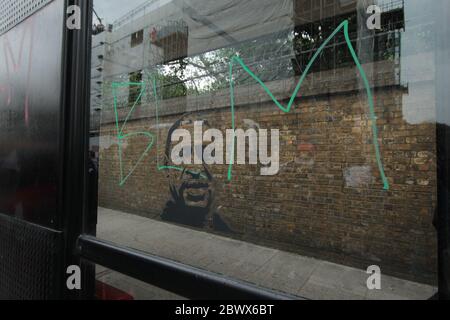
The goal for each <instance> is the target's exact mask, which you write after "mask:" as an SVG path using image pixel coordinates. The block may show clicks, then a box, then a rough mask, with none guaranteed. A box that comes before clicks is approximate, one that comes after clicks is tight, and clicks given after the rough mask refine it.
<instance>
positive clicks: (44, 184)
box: [0, 1, 64, 228]
mask: <svg viewBox="0 0 450 320" xmlns="http://www.w3.org/2000/svg"><path fill="white" fill-rule="evenodd" d="M1 6H2V8H1V12H0V15H1V21H0V26H1V28H0V52H1V56H0V214H6V215H9V216H12V217H15V218H18V219H21V220H25V221H28V222H32V223H36V224H40V225H43V226H46V227H53V228H59V227H60V222H59V219H60V218H59V217H58V214H57V190H58V185H57V181H58V170H59V166H58V163H59V161H58V152H59V140H58V139H59V138H58V137H59V136H61V133H60V130H59V127H58V121H59V119H60V112H59V110H60V106H61V99H60V95H61V94H60V93H61V82H62V79H61V70H62V69H61V65H62V62H61V56H62V53H61V51H62V40H63V28H62V27H60V26H62V25H63V19H64V16H63V14H61V13H62V12H64V2H63V1H39V2H36V1H34V2H33V3H32V4H31V3H26V2H24V1H21V2H19V1H8V2H6V1H2V2H1Z"/></svg>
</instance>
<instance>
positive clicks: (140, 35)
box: [131, 30, 144, 48]
mask: <svg viewBox="0 0 450 320" xmlns="http://www.w3.org/2000/svg"><path fill="white" fill-rule="evenodd" d="M142 42H144V30H139V31H138V32H135V33H133V34H131V47H132V48H134V47H137V46H138V45H140V44H141V43H142Z"/></svg>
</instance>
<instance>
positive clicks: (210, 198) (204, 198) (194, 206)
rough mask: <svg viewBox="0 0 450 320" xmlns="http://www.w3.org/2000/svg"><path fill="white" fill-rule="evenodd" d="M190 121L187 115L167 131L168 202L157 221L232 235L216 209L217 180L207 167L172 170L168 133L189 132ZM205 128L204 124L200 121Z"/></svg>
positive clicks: (199, 166) (170, 135) (197, 166)
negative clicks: (181, 129)
mask: <svg viewBox="0 0 450 320" xmlns="http://www.w3.org/2000/svg"><path fill="white" fill-rule="evenodd" d="M193 123H194V121H193V120H192V119H191V117H190V114H186V115H184V116H183V117H182V118H181V119H179V120H178V121H177V122H175V123H174V124H173V126H172V127H171V128H170V130H169V133H168V136H167V141H166V147H165V163H164V165H165V168H167V178H168V182H169V189H170V200H169V201H168V202H167V204H166V207H165V208H164V211H163V213H162V214H161V218H162V220H163V221H168V222H173V223H177V224H181V225H186V226H191V227H195V228H206V229H209V230H214V231H218V232H226V233H230V232H233V231H232V229H231V228H230V227H229V225H228V223H227V222H226V221H225V218H223V217H222V215H221V214H220V213H219V210H218V208H217V204H216V199H217V190H218V189H217V186H216V184H217V181H216V180H215V179H214V177H213V174H212V173H211V171H210V170H209V168H208V166H207V165H206V164H205V163H204V162H203V164H202V165H193V166H189V168H187V167H183V168H180V170H173V169H171V168H173V167H174V166H173V163H172V160H171V151H172V148H173V145H174V144H173V142H172V139H171V137H172V134H173V132H174V131H175V130H177V129H180V128H183V129H187V130H189V129H190V128H192V125H193ZM203 123H204V125H205V126H208V124H207V122H206V121H204V122H203Z"/></svg>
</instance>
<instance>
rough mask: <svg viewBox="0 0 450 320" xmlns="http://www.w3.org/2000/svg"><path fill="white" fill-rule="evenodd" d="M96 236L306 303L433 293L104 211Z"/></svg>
mask: <svg viewBox="0 0 450 320" xmlns="http://www.w3.org/2000/svg"><path fill="white" fill-rule="evenodd" d="M98 237H99V238H101V239H104V240H108V241H112V242H115V243H117V244H120V245H124V246H128V247H131V248H134V249H138V250H142V251H145V252H148V253H151V254H153V255H157V256H161V257H164V258H168V259H171V260H174V261H177V262H181V263H184V264H187V265H191V266H194V267H196V268H200V269H205V270H208V271H212V272H215V273H218V274H222V275H226V276H228V277H234V278H237V279H239V280H243V281H246V282H250V283H253V284H257V285H259V286H263V287H266V288H270V289H273V290H277V291H282V292H286V293H289V294H293V295H296V296H299V297H304V298H308V299H327V300H366V299H382V300H409V299H414V300H415V299H429V298H430V297H431V296H433V295H434V294H435V293H436V291H437V288H434V287H432V286H429V285H424V284H419V283H414V282H411V281H406V280H402V279H398V278H394V277H389V276H383V277H382V290H375V291H371V290H368V288H367V285H366V282H367V278H368V275H367V274H366V272H365V271H364V270H359V269H355V268H350V267H347V266H343V265H338V264H334V263H330V262H326V261H321V260H317V259H312V258H308V257H302V256H299V255H296V254H292V253H288V252H283V251H280V250H276V249H271V248H266V247H262V246H258V245H254V244H250V243H246V242H243V241H237V240H233V239H228V238H225V237H221V236H217V235H212V234H208V233H206V232H202V231H196V230H192V229H188V228H183V227H180V226H176V225H171V224H167V223H164V222H160V221H155V220H151V219H148V218H143V217H139V216H135V215H131V214H126V213H123V212H118V211H113V210H109V209H103V208H100V209H99V221H98ZM97 273H98V279H100V280H102V281H105V282H107V283H109V284H111V285H113V286H116V287H118V288H121V289H123V290H125V291H127V292H131V293H133V295H134V296H135V297H136V298H137V299H179V298H180V297H177V296H175V295H173V294H171V293H168V292H165V291H161V290H159V289H157V288H154V287H151V286H148V285H146V284H144V283H142V282H139V281H136V280H134V279H130V278H128V277H125V276H123V275H119V274H117V273H113V272H111V271H109V270H105V269H104V268H101V267H100V268H98V271H97Z"/></svg>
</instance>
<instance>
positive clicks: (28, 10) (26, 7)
mask: <svg viewBox="0 0 450 320" xmlns="http://www.w3.org/2000/svg"><path fill="white" fill-rule="evenodd" d="M52 1H53V0H19V1H17V0H0V34H3V33H5V32H6V31H8V30H10V29H11V28H13V27H14V26H16V25H17V24H19V23H20V22H22V21H23V20H25V19H26V18H28V17H29V16H31V15H32V14H33V13H35V12H36V11H38V10H39V9H41V8H42V7H44V6H45V5H47V4H49V3H50V2H52Z"/></svg>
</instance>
